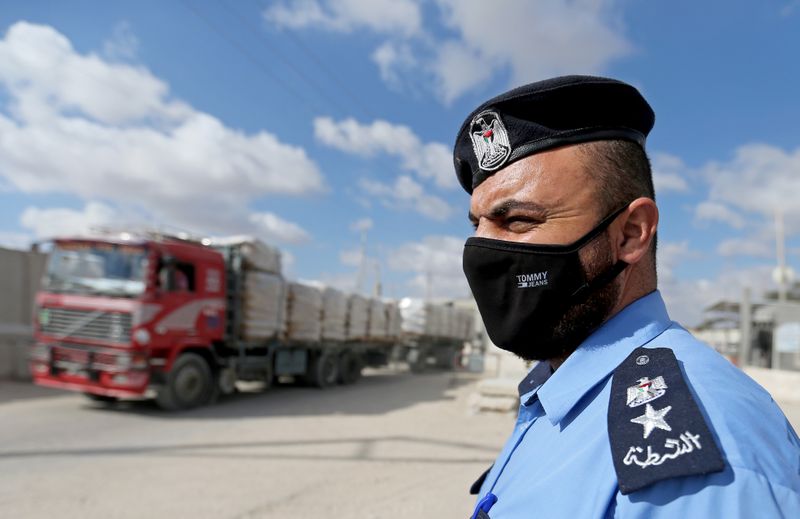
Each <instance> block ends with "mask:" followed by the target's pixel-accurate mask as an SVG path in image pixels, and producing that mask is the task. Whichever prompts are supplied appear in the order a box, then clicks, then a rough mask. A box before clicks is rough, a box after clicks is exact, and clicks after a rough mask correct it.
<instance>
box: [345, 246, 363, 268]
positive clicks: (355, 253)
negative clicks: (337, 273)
mask: <svg viewBox="0 0 800 519" xmlns="http://www.w3.org/2000/svg"><path fill="white" fill-rule="evenodd" d="M363 256H364V255H363V253H362V251H361V248H360V247H359V248H357V249H349V250H343V251H341V252H340V253H339V261H341V263H342V265H344V266H345V267H356V268H357V267H359V266H361V263H362V262H363V260H362V258H363Z"/></svg>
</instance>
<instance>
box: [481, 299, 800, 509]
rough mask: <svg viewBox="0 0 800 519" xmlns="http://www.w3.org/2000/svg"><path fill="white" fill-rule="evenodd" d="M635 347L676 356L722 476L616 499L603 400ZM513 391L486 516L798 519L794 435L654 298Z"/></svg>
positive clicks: (487, 486)
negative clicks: (515, 396)
mask: <svg viewBox="0 0 800 519" xmlns="http://www.w3.org/2000/svg"><path fill="white" fill-rule="evenodd" d="M638 347H644V348H669V349H670V350H672V351H673V352H674V354H675V357H676V358H677V360H678V362H679V365H680V367H681V369H682V371H683V377H684V379H685V381H686V383H687V384H688V387H689V391H690V392H691V394H692V396H693V397H694V400H695V402H696V403H697V405H698V406H699V409H700V413H701V414H702V416H703V417H704V418H705V421H706V424H707V425H708V428H709V430H710V432H711V434H712V435H713V437H714V439H715V440H716V444H717V445H718V446H719V450H720V452H721V454H722V458H723V460H724V465H725V468H724V470H723V471H721V472H715V473H712V474H705V475H695V476H682V477H674V478H669V479H664V480H661V481H658V482H656V483H653V484H652V485H649V486H646V487H644V488H642V489H639V490H636V491H634V492H631V493H629V494H627V495H623V494H622V493H621V492H620V490H619V486H618V479H617V473H616V472H615V470H614V463H613V460H612V451H611V447H610V444H609V434H608V419H609V416H608V410H609V396H610V394H611V385H612V375H613V372H614V370H615V369H616V368H617V366H619V365H620V363H622V362H623V360H625V359H626V357H628V355H630V354H631V352H632V351H633V350H634V349H635V348H638ZM523 384H527V385H528V386H530V387H522V386H523ZM523 384H521V390H520V393H522V396H521V405H520V409H519V417H518V419H517V423H516V425H515V427H514V432H513V434H512V435H511V438H510V439H509V440H508V442H507V443H506V445H505V447H504V448H503V451H502V452H501V454H500V456H499V457H498V458H497V460H496V462H495V464H494V466H493V467H492V469H491V470H490V472H489V474H488V475H487V477H486V479H485V481H484V483H483V485H482V487H481V490H480V493H479V498H484V497H485V496H486V495H487V494H488V493H490V492H491V494H493V495H494V496H497V500H496V502H495V503H494V504H492V505H491V508H490V509H489V512H488V516H489V517H491V519H517V518H520V519H521V518H560V517H563V518H570V519H575V518H594V517H623V518H627V517H641V518H661V517H663V518H681V519H687V518H694V517H703V518H705V517H726V518H731V517H733V518H738V517H741V518H752V517H758V518H771V517H792V518H800V441H799V440H798V438H797V434H796V433H795V432H794V430H793V429H792V427H791V425H790V424H789V422H788V421H787V420H786V418H785V417H784V415H783V413H782V412H781V410H780V409H779V408H778V406H777V405H776V404H775V402H774V401H773V400H772V398H771V397H770V395H769V394H768V393H767V392H766V391H765V390H764V389H762V388H761V387H760V386H759V385H758V384H756V383H755V382H753V380H752V379H750V378H749V377H747V375H745V374H744V373H743V372H742V371H740V370H739V369H738V368H737V367H735V366H733V365H732V364H731V363H730V362H728V361H727V360H726V359H724V358H723V357H721V356H720V355H719V354H717V353H716V352H715V351H714V350H713V349H711V348H710V347H708V346H706V345H705V344H703V343H701V342H699V341H698V340H697V339H695V338H694V337H693V336H692V335H691V334H690V333H689V332H687V331H686V330H685V329H683V328H682V327H681V326H680V325H678V324H677V323H674V322H672V321H671V320H670V318H669V316H668V315H667V311H666V308H665V306H664V302H663V300H662V299H661V295H660V294H659V293H658V292H657V291H656V292H653V293H651V294H649V295H647V296H645V297H643V298H641V299H639V300H637V301H635V302H634V303H632V304H631V305H629V306H628V307H626V308H625V309H624V310H622V311H621V312H620V313H619V314H617V315H615V316H614V317H612V318H611V319H610V320H609V321H608V322H606V323H605V324H604V325H603V326H602V327H601V328H600V329H598V330H597V331H596V332H595V333H593V334H592V335H591V336H590V337H589V338H588V339H587V340H586V341H584V343H583V344H581V346H580V347H579V348H578V349H577V350H576V351H575V352H574V353H573V354H572V355H570V356H569V357H568V358H567V360H566V361H565V362H564V364H562V365H561V367H559V368H558V370H557V371H556V372H555V373H553V374H552V375H550V370H549V366H548V365H547V364H546V363H540V364H538V365H537V366H536V367H534V369H533V370H532V372H531V374H530V375H529V376H528V377H527V378H526V380H525V381H523ZM667 418H669V417H667ZM652 468H653V467H647V468H642V470H643V471H646V470H648V469H652ZM482 517H485V516H482Z"/></svg>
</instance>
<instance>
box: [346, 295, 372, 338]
mask: <svg viewBox="0 0 800 519" xmlns="http://www.w3.org/2000/svg"><path fill="white" fill-rule="evenodd" d="M369 308H370V304H369V300H368V299H367V298H365V297H362V296H360V295H358V294H350V296H349V297H348V299H347V333H346V334H345V337H346V339H347V340H349V341H352V340H363V339H366V338H367V334H368V326H369Z"/></svg>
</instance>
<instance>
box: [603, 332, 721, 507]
mask: <svg viewBox="0 0 800 519" xmlns="http://www.w3.org/2000/svg"><path fill="white" fill-rule="evenodd" d="M608 435H609V440H610V441H611V455H612V457H613V459H614V468H615V469H616V471H617V480H618V481H619V489H620V492H622V493H623V494H630V493H631V492H634V491H636V490H639V489H641V488H644V487H646V486H648V485H652V484H653V483H655V482H657V481H661V480H664V479H670V478H674V477H680V476H693V475H700V474H710V473H712V472H719V471H721V470H723V469H724V468H725V462H724V461H723V459H722V455H721V454H720V451H719V448H718V447H717V444H716V442H715V441H714V437H713V436H711V432H710V431H709V429H708V425H707V424H706V421H705V419H704V418H703V415H702V414H701V413H700V409H699V408H698V407H697V403H696V402H695V401H694V398H693V397H692V394H691V392H690V391H689V388H688V386H687V385H686V381H685V380H684V378H683V373H682V372H681V369H680V366H678V361H677V359H676V358H675V354H674V353H673V352H672V350H670V349H668V348H653V349H648V348H637V349H635V350H634V351H633V353H631V354H630V355H629V356H628V358H627V359H625V360H624V361H623V362H622V364H620V365H619V367H617V369H616V370H615V371H614V378H613V380H612V383H611V400H610V401H609V404H608Z"/></svg>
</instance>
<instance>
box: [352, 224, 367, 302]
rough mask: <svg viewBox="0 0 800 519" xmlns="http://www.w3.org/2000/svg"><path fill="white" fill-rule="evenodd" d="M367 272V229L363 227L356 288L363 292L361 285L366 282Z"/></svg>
mask: <svg viewBox="0 0 800 519" xmlns="http://www.w3.org/2000/svg"><path fill="white" fill-rule="evenodd" d="M366 274H367V230H366V229H361V258H360V259H359V262H358V274H356V286H355V290H356V293H357V294H361V293H362V292H361V286H362V285H363V284H364V277H365V276H366Z"/></svg>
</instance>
